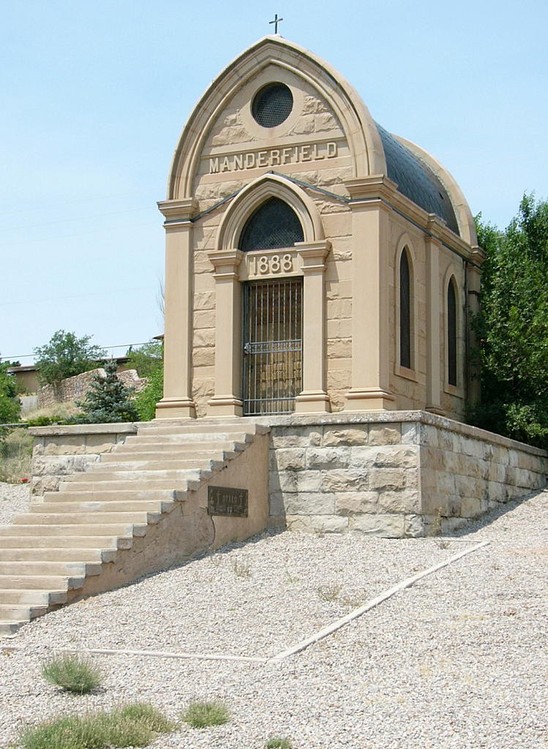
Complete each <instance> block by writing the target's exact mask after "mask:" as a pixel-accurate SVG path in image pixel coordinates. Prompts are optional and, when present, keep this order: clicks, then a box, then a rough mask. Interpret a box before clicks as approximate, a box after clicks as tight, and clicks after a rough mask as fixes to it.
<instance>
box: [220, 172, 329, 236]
mask: <svg viewBox="0 0 548 749" xmlns="http://www.w3.org/2000/svg"><path fill="white" fill-rule="evenodd" d="M271 198H278V199H280V200H283V201H284V202H285V203H287V205H288V206H289V207H290V208H291V209H292V210H293V211H294V212H295V214H296V215H297V217H298V219H299V221H300V223H301V226H302V229H303V241H305V242H316V241H319V240H322V239H324V238H325V234H324V229H323V225H322V221H321V217H320V214H319V211H318V208H317V206H316V204H315V203H314V201H313V200H312V199H311V198H310V197H309V196H308V195H307V194H306V192H305V191H304V190H303V189H302V188H300V187H299V186H298V185H295V184H293V183H292V182H290V181H289V180H287V179H285V178H284V177H281V176H279V175H276V174H265V175H263V176H262V177H259V178H257V179H255V180H253V182H250V183H249V185H247V186H246V187H245V188H244V189H243V190H242V191H241V192H240V193H239V194H238V195H237V196H236V198H234V200H233V201H232V203H231V205H230V207H229V208H228V209H227V211H226V212H225V214H224V216H223V218H222V220H221V223H220V225H219V230H218V234H217V241H216V249H217V250H225V249H234V248H237V247H238V245H239V240H240V236H241V233H242V230H243V228H244V226H245V225H246V224H247V222H248V221H249V219H250V218H251V217H252V216H253V214H254V213H255V212H256V211H257V209H259V208H260V207H261V206H262V205H263V204H264V203H265V202H266V201H267V200H269V199H271Z"/></svg>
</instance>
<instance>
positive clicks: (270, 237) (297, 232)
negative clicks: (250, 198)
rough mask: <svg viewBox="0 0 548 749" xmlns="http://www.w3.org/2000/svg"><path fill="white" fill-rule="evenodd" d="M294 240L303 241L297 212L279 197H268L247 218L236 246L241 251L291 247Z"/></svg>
mask: <svg viewBox="0 0 548 749" xmlns="http://www.w3.org/2000/svg"><path fill="white" fill-rule="evenodd" d="M295 242H304V233H303V227H302V225H301V222H300V221H299V218H298V216H297V214H296V213H295V211H294V210H293V208H291V206H289V205H288V204H287V203H286V202H285V201H283V200H281V199H280V198H269V199H268V200H266V201H265V202H264V203H263V204H262V205H261V206H260V207H259V208H258V209H257V210H256V211H255V213H253V215H252V216H251V217H250V218H249V219H248V220H247V222H246V224H245V226H244V228H243V230H242V233H241V235H240V241H239V243H238V246H239V249H240V250H242V251H243V252H249V251H251V250H274V249H276V248H278V247H292V246H293V245H294V244H295Z"/></svg>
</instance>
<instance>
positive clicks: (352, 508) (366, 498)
mask: <svg viewBox="0 0 548 749" xmlns="http://www.w3.org/2000/svg"><path fill="white" fill-rule="evenodd" d="M378 499H379V496H378V494H377V493H376V492H367V491H363V492H337V494H336V495H335V510H336V512H337V513H338V514H340V515H358V514H360V513H364V512H366V513H373V512H377V511H378V508H379V506H378Z"/></svg>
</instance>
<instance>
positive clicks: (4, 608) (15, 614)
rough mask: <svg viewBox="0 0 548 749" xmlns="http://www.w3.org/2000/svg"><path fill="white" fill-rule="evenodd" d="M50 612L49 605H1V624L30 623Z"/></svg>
mask: <svg viewBox="0 0 548 749" xmlns="http://www.w3.org/2000/svg"><path fill="white" fill-rule="evenodd" d="M47 610H48V607H47V605H45V604H44V605H43V606H35V605H28V606H25V605H22V604H18V603H0V624H1V623H3V622H6V621H8V622H9V621H18V622H22V621H25V622H28V621H30V619H36V617H37V616H42V615H43V614H45V613H46V612H47Z"/></svg>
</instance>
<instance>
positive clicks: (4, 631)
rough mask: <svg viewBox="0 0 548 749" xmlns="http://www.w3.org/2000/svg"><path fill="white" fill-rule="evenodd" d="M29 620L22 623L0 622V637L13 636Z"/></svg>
mask: <svg viewBox="0 0 548 749" xmlns="http://www.w3.org/2000/svg"><path fill="white" fill-rule="evenodd" d="M28 623H29V620H28V619H25V620H24V621H19V622H18V621H0V637H9V636H10V635H14V634H15V633H16V632H17V630H18V629H19V628H20V627H22V626H23V625H24V624H28Z"/></svg>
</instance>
